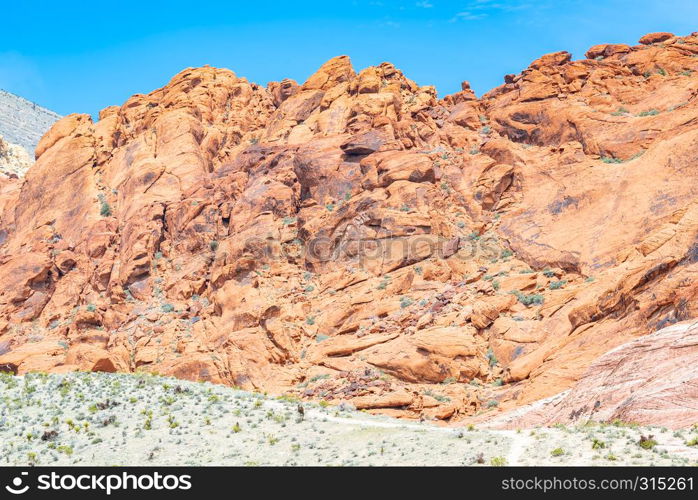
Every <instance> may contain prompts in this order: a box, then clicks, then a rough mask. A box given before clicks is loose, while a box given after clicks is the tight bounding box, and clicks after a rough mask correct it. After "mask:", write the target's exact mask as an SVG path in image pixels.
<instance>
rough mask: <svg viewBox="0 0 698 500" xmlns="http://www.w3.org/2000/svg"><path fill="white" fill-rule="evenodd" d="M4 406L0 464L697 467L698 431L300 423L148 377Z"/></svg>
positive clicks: (10, 395) (81, 376)
mask: <svg viewBox="0 0 698 500" xmlns="http://www.w3.org/2000/svg"><path fill="white" fill-rule="evenodd" d="M0 397H1V398H2V403H1V404H0V443H1V445H0V446H1V449H0V465H28V464H36V465H71V464H75V465H77V464H80V465H323V466H324V465H338V466H342V465H343V466H351V465H480V464H482V465H695V464H696V463H697V462H698V446H696V445H695V444H693V445H691V446H689V445H688V443H690V442H691V440H696V438H698V430H696V429H692V430H684V431H680V432H673V431H670V430H666V429H659V428H651V429H648V428H638V427H632V426H623V425H598V424H594V425H586V426H583V427H569V428H566V427H554V428H537V429H521V430H487V429H480V428H464V427H438V426H435V425H432V424H430V423H426V422H425V423H410V422H405V421H401V420H395V419H390V418H386V417H376V416H371V415H368V414H366V413H363V412H359V411H355V410H353V409H351V408H343V407H333V406H328V407H323V406H320V405H317V404H311V403H307V402H304V403H302V408H303V415H301V414H300V412H299V402H297V401H291V400H285V399H275V398H271V397H266V396H264V395H260V394H254V393H250V392H245V391H240V390H235V389H233V388H230V387H225V386H219V385H212V384H208V383H194V382H186V381H182V380H177V379H171V378H162V377H155V376H151V375H125V374H104V373H102V374H96V373H73V374H66V375H46V374H30V375H26V376H24V377H12V376H9V375H2V376H0ZM650 434H651V435H652V436H653V440H654V441H656V444H654V445H653V446H651V447H649V449H645V448H643V447H642V446H640V444H639V441H640V436H642V435H644V436H649V435H650ZM697 441H698V440H697Z"/></svg>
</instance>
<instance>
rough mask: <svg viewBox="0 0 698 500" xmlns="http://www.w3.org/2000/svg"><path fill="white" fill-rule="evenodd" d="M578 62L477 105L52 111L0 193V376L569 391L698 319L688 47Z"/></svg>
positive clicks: (248, 89) (219, 94)
mask: <svg viewBox="0 0 698 500" xmlns="http://www.w3.org/2000/svg"><path fill="white" fill-rule="evenodd" d="M659 38H662V37H661V36H660V37H659ZM659 38H657V37H654V38H652V40H655V39H657V40H659ZM587 55H588V56H589V57H592V58H591V59H585V60H581V61H573V60H571V56H570V55H569V54H568V53H566V52H560V53H555V54H549V55H546V56H543V57H541V58H540V59H538V60H536V61H534V62H533V63H532V64H531V66H530V67H529V68H528V69H526V70H525V71H524V72H523V73H521V74H520V75H509V76H507V79H506V81H507V83H506V84H505V85H503V86H501V87H498V88H497V89H494V90H493V91H491V92H490V93H488V94H486V95H485V96H484V97H483V98H482V99H480V100H478V99H477V98H476V97H475V95H474V94H473V93H472V91H471V90H470V88H469V85H468V84H467V82H464V84H463V90H462V91H461V92H458V93H457V94H454V95H450V96H446V97H445V98H443V99H438V98H437V95H436V91H435V89H434V88H433V87H420V86H418V85H417V84H415V83H414V82H412V81H411V80H409V79H408V78H406V77H405V76H404V75H403V74H402V73H401V72H400V71H399V70H398V69H396V68H395V67H394V66H393V65H391V64H388V63H384V64H381V65H380V66H377V67H371V68H366V69H364V70H362V71H360V72H358V73H357V72H356V71H355V70H354V68H353V67H352V65H351V62H350V61H349V59H348V58H347V57H345V56H342V57H337V58H334V59H332V60H330V61H328V62H327V63H325V64H324V65H323V66H322V67H321V68H320V69H319V70H318V71H317V72H316V73H315V74H314V75H312V76H311V77H310V78H309V79H308V80H307V81H306V82H304V83H302V84H298V83H296V82H294V81H292V80H284V81H282V82H279V83H270V84H269V86H268V87H267V88H263V87H260V86H259V85H256V84H253V83H250V82H248V81H247V80H245V79H244V78H239V77H237V76H236V75H235V74H234V73H232V72H231V71H228V70H222V69H216V68H210V67H204V68H198V69H187V70H185V71H183V72H182V73H180V74H179V75H177V76H175V77H174V78H173V80H172V81H171V82H170V83H169V84H168V85H167V86H165V87H163V88H162V89H158V90H156V91H154V92H152V93H150V94H148V95H136V96H133V97H132V98H130V99H129V100H128V101H127V102H126V103H125V104H124V105H123V106H121V107H111V108H107V109H105V110H103V111H102V112H101V113H100V119H99V121H98V122H96V123H93V122H92V120H91V118H90V117H89V116H87V115H70V116H67V117H65V118H63V119H62V120H60V121H59V122H58V123H56V124H55V125H54V127H53V128H52V129H51V130H50V131H49V132H48V133H47V134H46V135H45V136H44V137H43V139H42V140H41V142H40V143H39V145H38V147H37V150H36V153H37V158H38V159H37V162H36V164H35V165H34V166H33V167H32V168H31V169H30V170H29V172H28V173H27V175H26V178H25V179H23V180H19V179H6V180H3V179H0V276H1V277H2V279H0V344H1V345H4V346H5V348H4V349H3V350H4V351H6V352H4V353H0V366H2V365H3V364H5V365H8V366H9V365H11V366H12V369H13V371H16V372H19V373H22V372H25V371H28V370H37V369H39V370H47V371H65V370H72V369H82V370H101V371H136V370H146V371H155V372H158V373H162V374H169V375H175V376H178V377H181V378H187V379H191V380H211V381H215V382H220V383H226V384H231V385H239V386H243V387H245V388H251V389H260V390H265V391H270V392H273V393H285V392H290V393H294V394H297V395H300V396H302V397H309V398H322V399H326V400H329V401H333V402H337V403H339V402H342V401H346V402H348V403H352V404H354V405H356V406H359V407H361V408H366V409H369V410H370V411H375V412H383V413H388V414H395V415H399V416H410V417H419V416H424V417H427V418H432V417H433V418H442V419H453V420H457V419H462V418H465V417H468V416H469V415H472V414H474V413H475V412H478V411H480V410H486V411H488V412H489V413H487V414H488V415H489V414H491V413H495V412H496V411H498V410H497V408H504V409H506V408H510V407H514V406H517V405H521V404H525V403H529V402H531V401H535V400H537V399H540V398H544V397H547V396H550V395H553V394H556V393H559V392H560V391H561V390H564V389H567V388H569V387H571V386H572V385H573V384H574V383H575V382H576V381H577V380H578V379H579V378H580V377H581V376H582V375H583V374H584V373H585V371H586V370H587V368H588V367H589V365H590V364H591V363H592V362H593V360H595V359H596V358H598V357H599V356H600V355H602V354H604V353H606V352H607V351H609V350H611V349H613V348H615V347H617V346H619V345H621V344H623V343H625V342H627V341H629V340H632V339H634V338H637V337H641V336H643V335H646V334H649V333H651V332H653V331H655V330H657V329H659V328H661V327H663V326H666V325H668V324H671V323H673V322H677V321H681V320H686V319H689V318H692V317H695V316H696V305H695V304H696V301H695V296H696V293H697V289H696V287H695V286H694V285H693V275H694V273H695V272H696V271H697V270H698V264H697V263H698V250H697V249H696V248H697V247H696V245H697V243H696V242H697V241H698V205H696V193H695V189H696V188H695V186H696V183H695V182H692V180H693V177H692V173H693V169H694V164H695V158H696V154H698V121H697V120H696V115H697V114H698V111H697V104H696V93H697V92H698V79H696V77H695V75H696V73H695V71H696V70H698V58H696V56H697V55H698V37H696V36H695V35H691V36H687V37H673V36H672V37H669V38H664V39H662V40H661V41H652V42H649V44H645V43H644V42H643V44H641V45H638V46H635V47H628V46H616V45H614V46H611V45H606V46H595V47H593V48H592V49H590V51H589V52H588V54H587Z"/></svg>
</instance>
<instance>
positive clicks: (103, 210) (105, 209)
mask: <svg viewBox="0 0 698 500" xmlns="http://www.w3.org/2000/svg"><path fill="white" fill-rule="evenodd" d="M99 215H101V216H102V217H110V216H111V207H110V206H109V203H107V202H106V201H104V200H102V202H101V206H100V209H99Z"/></svg>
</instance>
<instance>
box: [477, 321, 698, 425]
mask: <svg viewBox="0 0 698 500" xmlns="http://www.w3.org/2000/svg"><path fill="white" fill-rule="evenodd" d="M696 359H698V322H696V321H690V322H684V323H680V324H678V325H673V326H670V327H667V328H664V329H662V330H660V331H658V332H655V333H652V334H650V335H645V336H643V337H640V338H638V339H635V340H633V341H631V342H628V343H627V344H623V345H622V346H620V347H617V348H615V349H613V350H612V351H609V352H608V353H606V354H604V355H603V356H601V357H599V358H598V359H597V360H596V361H595V362H594V363H593V364H592V365H591V366H590V367H589V369H588V370H587V372H586V373H585V374H584V376H583V377H582V378H581V379H580V380H579V381H578V382H577V383H576V384H575V385H574V386H573V388H572V389H571V390H570V391H565V392H563V393H561V394H559V395H557V396H554V397H552V398H550V399H546V400H543V401H537V402H535V403H533V404H531V405H527V406H525V407H523V408H520V409H517V410H515V411H513V412H511V413H509V414H505V415H502V416H499V417H497V418H495V419H494V420H493V421H490V422H489V423H490V424H491V425H495V426H498V427H530V426H538V425H551V424H569V423H586V422H590V421H591V422H630V423H633V422H643V423H644V424H646V425H656V426H658V427H664V426H671V427H674V428H680V427H690V426H692V425H694V424H695V423H696V422H698V404H697V402H698V365H696V362H695V361H696Z"/></svg>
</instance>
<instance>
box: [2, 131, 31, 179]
mask: <svg viewBox="0 0 698 500" xmlns="http://www.w3.org/2000/svg"><path fill="white" fill-rule="evenodd" d="M31 164H32V161H31V160H30V159H29V154H28V153H27V152H26V151H25V150H24V148H23V147H22V146H18V145H17V144H8V143H7V142H5V140H4V139H3V138H2V136H0V175H3V176H6V177H10V176H15V177H21V176H23V175H24V173H25V172H26V171H27V169H28V168H29V167H30V166H31Z"/></svg>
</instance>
